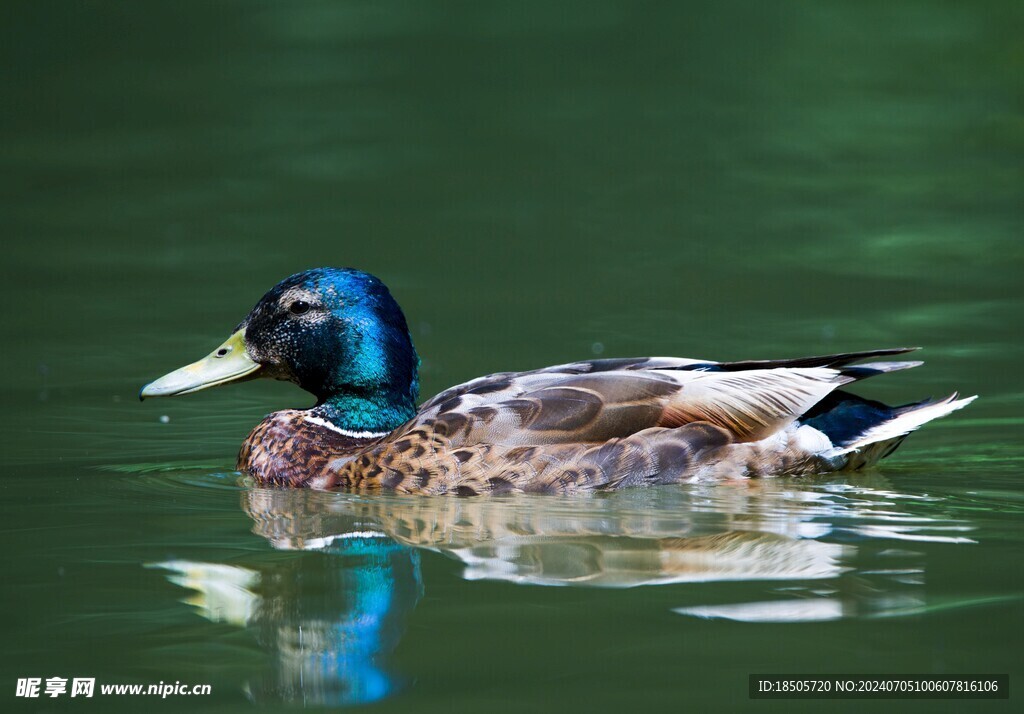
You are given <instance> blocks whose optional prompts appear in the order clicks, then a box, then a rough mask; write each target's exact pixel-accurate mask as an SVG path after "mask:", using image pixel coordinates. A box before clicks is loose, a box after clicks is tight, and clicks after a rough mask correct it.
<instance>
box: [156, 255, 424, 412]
mask: <svg viewBox="0 0 1024 714" xmlns="http://www.w3.org/2000/svg"><path fill="white" fill-rule="evenodd" d="M418 366H419V359H418V357H417V356H416V350H415V348H414V347H413V344H412V338H411V337H410V336H409V328H408V326H407V325H406V322H405V316H404V315H403V314H402V310H401V309H400V308H399V307H398V303H396V302H395V299H394V298H393V297H391V293H390V292H389V291H388V289H387V287H385V285H384V284H383V283H382V282H381V281H380V280H378V279H377V278H376V277H374V276H372V275H370V274H368V273H364V272H361V271H358V270H353V269H350V268H316V269H314V270H307V271H305V272H303V273H297V274H296V275H292V276H291V277H289V278H286V279H284V280H282V281H281V282H280V283H278V284H277V285H275V286H274V287H273V288H272V289H271V290H270V291H269V292H268V293H267V294H266V295H264V296H263V297H262V298H261V299H260V301H259V302H258V303H256V306H255V307H254V308H253V309H252V311H250V312H249V315H248V316H247V317H246V318H245V320H243V321H242V322H241V324H239V325H238V327H237V328H236V329H235V332H234V334H232V336H231V337H230V338H229V339H228V340H227V341H226V342H225V343H224V344H222V345H221V346H220V347H219V348H217V349H216V350H214V351H213V352H212V353H211V354H210V355H209V356H207V357H205V358H204V359H202V360H200V361H199V362H196V363H194V364H191V365H188V366H186V367H182V368H181V369H179V370H176V371H174V372H171V373H170V374H168V375H165V376H163V377H161V378H160V379H158V380H156V381H155V382H152V383H151V384H148V385H146V386H145V387H143V389H142V391H141V392H140V396H141V397H143V398H145V397H157V396H174V395H178V394H187V393H190V392H195V391H198V390H200V389H205V388H207V387H213V386H217V385H220V384H226V383H228V382H235V381H241V380H246V379H253V378H257V377H272V378H275V379H283V380H288V381H291V382H294V383H295V384H297V385H299V386H300V387H302V388H303V389H305V390H306V391H307V392H310V393H312V394H313V395H314V396H315V397H316V399H317V405H316V407H315V409H314V411H315V412H316V415H317V416H320V417H322V418H326V419H328V420H329V421H331V422H332V423H334V424H335V425H336V426H338V427H340V428H343V429H348V430H353V431H366V432H383V431H390V430H392V429H394V428H395V427H397V426H399V425H400V424H401V423H402V422H404V421H406V420H408V419H409V418H411V417H412V416H413V414H415V404H416V399H417V396H418V392H419V380H418V378H417V368H418Z"/></svg>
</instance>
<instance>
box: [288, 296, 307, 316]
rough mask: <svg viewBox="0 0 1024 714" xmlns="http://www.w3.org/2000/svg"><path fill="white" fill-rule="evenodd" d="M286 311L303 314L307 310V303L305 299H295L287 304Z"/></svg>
mask: <svg viewBox="0 0 1024 714" xmlns="http://www.w3.org/2000/svg"><path fill="white" fill-rule="evenodd" d="M288 312H290V313H291V314H293V315H305V314H306V313H307V312H309V303H308V302H306V301H305V300H296V301H295V302H293V303H292V304H291V305H289V306H288Z"/></svg>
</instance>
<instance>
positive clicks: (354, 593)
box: [153, 500, 423, 706]
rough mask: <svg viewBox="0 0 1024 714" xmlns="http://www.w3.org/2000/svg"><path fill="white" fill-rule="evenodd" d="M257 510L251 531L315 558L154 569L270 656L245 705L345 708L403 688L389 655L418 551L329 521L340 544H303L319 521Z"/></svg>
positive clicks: (418, 586) (417, 589) (415, 597)
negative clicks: (249, 636)
mask: <svg viewBox="0 0 1024 714" xmlns="http://www.w3.org/2000/svg"><path fill="white" fill-rule="evenodd" d="M270 503H271V502H270V501H268V502H267V505H269V504H270ZM290 504H291V505H295V501H294V500H293V501H292V502H290ZM260 505H261V504H260V502H259V501H258V500H257V501H256V502H255V503H252V502H250V503H248V504H247V506H248V507H247V510H248V511H249V513H250V515H251V516H252V517H253V519H254V522H255V523H256V526H255V528H254V530H255V531H256V532H257V533H259V534H260V535H263V536H265V537H267V538H268V540H269V541H270V542H271V544H272V545H273V546H274V547H275V548H277V549H281V550H302V551H317V552H304V553H296V554H294V556H293V557H288V558H285V559H283V560H280V559H276V558H275V559H274V560H273V561H272V562H268V563H261V564H259V565H257V566H254V567H248V566H246V567H243V566H237V565H225V564H220V563H198V562H191V561H167V562H162V563H156V564H153V567H160V568H163V569H165V570H169V571H171V574H170V575H169V576H168V577H169V579H170V580H171V581H172V582H175V583H176V584H178V585H181V586H182V587H185V588H188V589H189V590H192V591H194V594H193V595H191V596H190V597H189V598H187V599H186V600H185V602H187V603H188V604H190V605H192V606H194V607H195V608H196V609H197V610H198V611H199V612H200V614H202V615H203V616H204V617H207V618H208V619H210V620H213V621H215V622H230V623H233V624H236V625H239V626H244V627H246V628H248V629H249V630H250V631H252V632H253V634H254V635H255V637H256V639H257V641H258V642H259V644H260V646H261V647H262V648H263V649H264V650H265V651H267V653H268V654H269V655H270V656H271V662H270V665H269V666H268V667H267V668H266V669H265V670H264V671H262V672H261V673H259V674H258V675H256V676H254V677H253V678H251V679H250V680H249V682H248V683H247V685H246V691H247V694H248V696H249V697H250V698H251V699H252V700H253V701H256V702H261V703H290V704H299V705H305V706H342V705H355V704H365V703H369V702H374V701H377V700H380V699H382V698H384V697H387V696H388V695H390V694H392V693H394V692H395V691H396V690H398V689H400V687H401V685H402V679H401V678H400V677H399V676H398V675H396V674H395V673H393V672H392V671H390V669H389V665H388V656H389V655H390V653H391V652H392V651H393V650H394V648H395V646H396V645H397V644H398V641H399V639H400V638H401V635H402V633H403V631H404V629H405V621H406V616H407V615H408V613H409V612H410V611H411V610H412V609H413V608H414V607H415V606H416V603H417V602H418V601H419V599H420V597H421V595H422V593H423V584H422V578H421V575H420V559H419V554H418V552H416V551H415V550H414V549H412V548H409V547H407V546H403V545H399V544H398V543H396V542H395V541H394V540H392V539H391V538H389V537H387V536H386V535H384V534H383V533H381V532H379V531H376V530H367V529H366V528H364V527H362V526H361V524H358V523H353V522H352V521H351V520H350V519H347V518H342V520H347V521H349V522H348V523H345V524H343V523H339V522H335V521H337V520H338V519H330V520H331V521H332V532H333V533H338V534H340V535H334V536H329V537H327V538H323V537H310V538H305V537H303V531H308V529H315V530H318V531H321V532H322V526H323V518H322V517H318V518H314V519H312V521H311V520H310V519H309V518H306V517H304V516H303V515H302V514H301V513H300V512H298V511H295V510H291V509H288V510H280V511H274V510H272V509H271V510H262V509H261V508H260ZM299 505H301V504H299ZM299 510H300V511H301V508H300V509H299Z"/></svg>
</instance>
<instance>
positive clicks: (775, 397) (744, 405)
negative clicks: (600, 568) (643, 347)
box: [409, 367, 855, 447]
mask: <svg viewBox="0 0 1024 714" xmlns="http://www.w3.org/2000/svg"><path fill="white" fill-rule="evenodd" d="M853 379H855V377H851V376H848V375H845V374H843V373H842V372H841V371H839V370H834V369H830V368H827V367H816V368H807V367H793V368H781V369H758V370H746V371H743V372H690V371H682V372H677V371H671V370H650V371H643V372H637V371H634V372H629V371H609V372H600V373H595V374H585V375H564V374H549V375H546V376H545V378H542V377H541V376H540V375H534V376H532V377H530V378H529V379H524V380H522V382H519V383H518V384H517V386H516V389H517V390H518V389H519V388H522V387H523V386H524V385H525V386H526V389H525V390H523V391H520V392H519V393H517V394H510V393H508V392H507V390H508V389H510V388H511V387H506V388H504V389H502V390H501V391H498V392H493V393H491V394H481V393H480V392H479V391H477V392H474V393H471V394H464V395H462V396H461V397H459V398H457V399H451V400H448V401H447V402H445V403H443V404H441V405H438V406H437V407H436V408H434V409H432V410H431V412H430V413H421V414H420V415H419V416H418V417H417V418H416V419H414V421H413V422H412V423H411V424H410V425H409V428H411V430H415V429H417V428H425V429H427V430H428V431H430V432H434V433H438V434H439V435H441V436H444V437H445V438H446V439H447V440H448V442H449V444H450V445H451V446H452V447H459V446H469V445H473V444H493V445H503V446H539V445H545V444H565V443H589V444H593V443H598V442H603V441H608V440H609V439H614V438H616V437H619V438H622V437H627V436H631V435H632V434H635V433H637V432H639V431H642V430H644V429H649V428H652V427H665V428H672V427H678V426H683V425H684V424H690V423H693V422H698V421H703V422H709V423H711V424H714V425H715V426H719V427H722V428H724V429H725V430H726V431H728V432H729V433H730V435H731V436H732V438H733V439H734V440H736V441H753V440H757V439H762V438H764V437H765V436H768V435H769V434H771V433H773V432H775V431H777V430H778V429H781V428H783V427H784V426H786V425H788V424H789V423H791V422H792V421H793V420H795V419H796V418H798V417H799V416H800V415H801V414H803V413H804V412H805V411H807V410H808V409H810V408H811V407H812V406H814V404H816V403H817V402H818V401H820V400H821V399H822V398H823V397H825V395H827V394H828V393H829V392H831V391H832V390H833V389H835V388H836V387H838V386H840V385H842V384H846V383H847V382H850V381H853ZM514 381H515V380H514ZM488 396H490V397H491V398H490V399H488V398H487V397H488ZM467 397H468V398H467Z"/></svg>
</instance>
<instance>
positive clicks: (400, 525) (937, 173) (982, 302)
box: [0, 2, 1024, 711]
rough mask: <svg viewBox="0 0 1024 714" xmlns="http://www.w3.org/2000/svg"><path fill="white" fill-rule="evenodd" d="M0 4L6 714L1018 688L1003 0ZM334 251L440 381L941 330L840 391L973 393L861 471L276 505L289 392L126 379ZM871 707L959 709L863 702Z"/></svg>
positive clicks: (864, 343) (671, 703) (1017, 521)
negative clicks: (274, 447) (188, 695)
mask: <svg viewBox="0 0 1024 714" xmlns="http://www.w3.org/2000/svg"><path fill="white" fill-rule="evenodd" d="M4 14H5V22H4V23H3V24H2V27H3V30H2V32H3V35H4V37H3V40H4V41H3V43H0V51H2V52H3V54H4V59H5V62H4V66H5V68H7V71H6V72H5V73H4V75H3V77H2V79H0V87H2V91H3V95H2V96H3V98H4V101H3V102H2V107H0V139H2V140H0V165H2V167H3V171H2V173H0V229H2V234H3V236H4V251H3V256H4V257H3V260H2V262H0V269H2V274H3V278H4V286H5V290H4V297H5V304H6V308H7V309H6V310H4V316H3V327H4V334H5V336H6V339H5V341H4V349H3V350H2V351H0V366H2V367H3V369H2V374H3V383H2V384H3V391H2V393H0V394H2V397H0V400H2V401H0V404H2V405H3V407H4V409H3V410H0V434H2V436H0V440H2V444H3V447H4V455H5V460H4V470H3V472H4V473H3V475H4V478H3V479H2V480H0V488H2V489H3V499H2V502H0V504H2V505H0V509H2V514H3V521H2V523H3V531H4V534H5V536H6V548H5V552H6V553H7V559H6V562H7V566H6V572H5V574H4V575H5V577H4V578H3V593H4V599H5V602H6V604H7V611H6V612H7V615H6V618H5V621H4V625H3V631H4V634H5V638H4V639H5V647H4V651H3V654H2V655H0V669H2V671H3V682H2V683H0V687H3V688H5V691H4V692H0V696H2V697H4V701H5V702H6V703H7V704H5V705H4V707H5V708H6V707H7V705H8V704H13V703H15V700H14V698H13V696H12V695H13V692H14V686H15V685H14V682H15V680H16V679H17V678H18V677H27V676H40V677H44V678H45V677H49V676H66V677H74V676H91V677H96V678H97V681H99V682H141V683H153V682H159V681H176V680H177V681H182V682H189V683H210V684H212V686H213V692H214V693H213V695H212V696H211V697H209V698H204V699H202V700H200V699H192V700H190V701H188V702H187V705H188V710H190V711H250V710H252V709H253V708H254V705H255V704H267V705H270V706H271V708H273V707H275V706H280V704H281V703H282V702H287V703H289V704H293V705H296V706H303V705H305V706H316V705H326V706H330V707H344V706H359V705H364V704H367V705H368V704H370V703H374V708H375V710H378V711H392V710H394V711H408V710H412V709H415V710H417V711H452V710H457V711H468V710H484V711H582V710H606V709H607V708H608V707H617V708H627V707H629V708H643V709H645V710H655V711H678V710H680V709H681V708H683V707H688V708H694V707H696V708H698V709H699V710H706V709H709V708H720V709H727V710H743V709H754V708H755V707H756V708H757V709H759V710H772V711H792V710H799V709H801V708H804V709H807V710H810V709H812V708H814V709H817V708H818V707H817V705H816V704H815V703H813V702H811V703H807V702H804V703H801V702H763V701H762V702H757V703H756V704H755V703H752V702H750V701H749V700H748V699H747V675H748V674H750V673H752V672H780V673H801V672H822V673H827V672H835V673H845V672H892V673H908V672H934V673H947V672H948V673H956V672H992V673H1006V672H1008V673H1009V674H1010V675H1011V687H1013V686H1015V685H1016V684H1018V683H1019V682H1018V680H1019V675H1020V674H1021V673H1022V667H1021V658H1020V654H1019V642H1020V639H1021V635H1022V632H1024V628H1022V625H1024V602H1022V596H1024V573H1022V570H1021V568H1020V566H1019V564H1020V562H1022V556H1024V534H1022V532H1021V522H1022V521H1021V516H1022V511H1024V489H1022V488H1021V472H1022V459H1024V457H1022V452H1021V448H1020V433H1021V417H1020V413H1021V407H1022V405H1024V397H1022V395H1024V380H1022V378H1021V376H1020V371H1019V369H1018V365H1019V364H1020V362H1021V357H1022V354H1021V353H1022V347H1021V340H1020V337H1019V325H1021V324H1024V302H1022V298H1024V293H1022V290H1021V287H1020V275H1021V268H1022V267H1024V249H1022V247H1021V246H1022V243H1021V235H1022V234H1024V233H1022V229H1024V202H1022V201H1021V193H1022V191H1021V189H1022V186H1024V168H1022V167H1024V123H1022V119H1021V107H1022V99H1024V82H1022V80H1021V77H1024V54H1022V53H1021V49H1020V42H1019V36H1020V28H1021V26H1022V24H1024V14H1022V11H1021V9H1020V7H1019V4H1018V3H1013V2H1005V3H1000V2H993V3H973V4H970V5H964V4H946V3H927V2H904V3H898V4H891V3H890V4H874V3H856V4H854V3H839V2H824V3H820V2H819V3H815V4H813V6H804V5H800V4H777V3H776V4H768V5H765V4H759V3H749V4H747V3H725V4H722V3H716V4H714V5H710V4H683V3H677V4H662V3H615V2H586V3H582V2H581V3H571V2H570V3H559V4H557V5H551V4H549V3H540V2H537V3H525V4H523V3H517V4H504V3H486V4H481V3H456V2H445V3H438V4H429V5H425V4H421V3H404V2H384V3H361V2H347V3H335V2H306V3H301V4H282V3H270V2H245V3H242V2H222V3H217V4H210V3H202V2H180V3H175V4H168V5H155V4H152V3H147V4H145V5H142V4H127V5H126V4H123V3H112V2H111V3H107V2H97V3H88V4H69V3H47V2H16V3H8V4H7V5H6V6H5V13H4ZM317 265H351V266H355V267H359V268H362V269H365V270H369V271H372V272H374V273H376V274H378V275H380V276H381V278H383V279H384V280H385V282H387V283H388V285H390V286H391V288H392V291H393V292H394V294H395V295H396V297H397V298H398V300H399V302H400V303H401V304H402V305H403V307H404V308H405V310H406V313H407V315H408V318H409V321H410V325H411V328H412V331H413V336H414V338H415V340H416V343H417V347H418V349H419V351H420V353H421V355H422V356H423V358H424V361H423V372H422V384H423V393H424V396H429V395H432V394H434V393H436V392H438V391H440V390H441V389H443V388H445V387H447V386H450V385H451V384H454V383H457V382H460V381H464V380H466V379H469V378H471V377H475V376H478V375H481V374H486V373H489V372H494V371H502V370H514V369H528V368H533V367H538V366H544V365H548V364H555V363H558V362H564V361H571V360H574V359H579V358H581V357H588V356H593V355H601V356H631V355H646V354H666V355H680V356H691V357H701V358H708V359H738V358H766V357H787V356H798V355H804V354H812V353H827V352H836V351H842V350H855V349H869V348H875V347H888V346H897V345H921V346H923V347H924V348H925V351H924V352H923V353H922V356H923V358H924V359H926V360H927V364H926V366H925V367H923V368H921V369H917V370H914V371H911V372H901V373H899V374H898V375H893V376H892V377H887V378H884V379H880V380H878V381H877V382H875V383H870V384H867V385H865V386H864V389H863V390H862V391H863V392H864V393H865V394H868V395H870V396H873V397H877V398H883V399H889V400H892V401H910V400H912V399H918V398H922V397H924V396H926V395H929V394H931V395H935V396H938V395H942V394H945V393H948V392H950V391H952V390H953V389H959V390H961V391H962V392H963V393H965V394H975V393H977V394H980V395H981V398H980V399H979V400H978V401H977V402H976V403H974V404H972V405H971V407H970V408H969V409H967V410H964V411H962V412H957V413H956V414H955V415H953V416H951V417H949V418H947V419H945V420H943V421H941V422H939V423H935V424H932V425H929V426H928V428H927V429H925V430H923V431H922V432H921V433H920V434H916V435H915V436H913V437H912V438H911V439H909V440H908V441H907V443H906V444H905V445H904V446H903V447H902V448H901V449H900V450H899V452H897V454H896V455H895V456H894V457H893V458H891V459H890V460H888V461H886V462H885V464H884V466H883V467H882V468H881V469H879V470H876V471H872V472H868V473H863V474H859V475H854V476H843V477H825V478H821V479H805V480H794V479H778V480H772V481H764V482H756V483H731V484H722V485H714V486H707V485H701V486H683V487H671V488H657V489H647V490H639V491H629V492H622V493H616V494H607V495H602V496H593V497H583V498H574V499H560V498H528V497H514V498H501V499H490V500H487V499H402V498H395V497H387V496H384V497H373V498H370V497H366V496H354V495H348V494H323V493H292V492H281V491H269V490H261V489H255V488H252V487H251V485H249V484H247V483H245V482H244V481H243V480H240V479H239V477H238V476H237V474H235V473H233V471H232V468H233V462H234V457H235V454H236V452H237V448H238V445H239V444H240V442H241V441H242V439H243V438H244V437H245V435H246V433H247V432H248V430H249V429H250V428H251V426H252V425H253V424H254V423H256V422H257V421H258V420H259V419H260V418H261V417H262V416H263V415H264V414H266V413H267V412H269V411H272V410H274V409H278V408H283V407H286V406H304V405H307V404H309V400H308V398H307V396H306V395H304V394H302V393H300V392H298V391H297V390H296V389H295V388H294V387H291V386H290V385H285V384H277V383H266V384H264V383H252V384H245V385H240V386H236V387H233V388H231V389H223V390H212V391H210V392H204V393H201V394H197V395H192V396H189V397H186V398H182V399H181V400H167V401H152V402H146V403H145V404H142V405H140V404H138V402H137V401H135V394H136V392H137V390H138V388H139V386H141V384H143V383H145V382H146V381H148V380H150V379H152V378H153V377H155V376H158V375H160V374H163V373H164V372H166V371H168V370H169V369H171V368H173V367H177V366H179V365H180V364H183V363H185V362H187V361H191V360H193V359H195V358H197V357H199V356H201V355H203V354H206V353H207V352H208V351H209V350H210V349H212V348H213V347H214V346H216V345H217V344H219V342H220V341H221V340H222V339H223V338H224V337H226V336H227V335H228V334H229V332H230V330H231V329H232V327H233V326H234V325H235V324H237V322H238V321H239V320H240V319H241V318H242V317H243V316H244V314H245V313H246V311H248V309H249V308H250V307H251V305H252V304H253V303H254V302H255V301H256V299H258V298H259V296H260V295H261V294H262V293H263V292H264V291H265V290H266V289H267V288H269V287H270V286H271V285H273V284H274V283H275V282H276V281H277V280H279V279H280V278H282V277H284V276H286V275H288V274H290V273H292V272H295V271H298V270H302V269H305V268H309V267H313V266H317ZM17 703H19V704H21V705H23V706H25V707H26V708H27V709H32V710H43V709H45V708H47V707H48V706H50V705H51V702H50V700H48V699H47V700H37V701H35V702H30V703H26V702H17ZM147 704H148V705H150V706H153V707H161V706H162V708H164V709H167V710H173V709H180V708H182V707H184V706H185V705H183V704H182V703H181V702H180V701H173V702H169V703H164V704H162V705H161V704H158V703H156V702H151V701H147ZM840 704H842V703H840ZM953 704H954V703H950V706H948V709H949V710H954V709H958V708H959V707H955V706H953ZM896 705H898V706H899V708H900V710H904V711H906V710H910V711H935V710H937V709H941V708H942V706H943V705H942V703H936V702H876V703H875V706H879V707H881V708H882V709H885V708H895V707H896ZM69 706H70V705H69ZM856 706H858V705H855V704H849V706H848V708H850V709H853V708H854V707H856ZM990 706H997V707H999V706H1001V707H1003V708H1008V707H1010V706H1013V702H1012V701H1011V702H1002V703H1001V704H1000V703H995V704H992V705H990ZM74 708H75V709H76V710H77V709H81V710H83V711H88V710H92V709H95V710H102V711H110V710H122V709H123V710H126V711H137V710H138V702H135V701H132V700H131V699H128V698H123V699H118V700H114V699H111V698H107V699H102V700H101V699H94V700H89V701H84V702H82V701H79V700H76V702H75V703H74Z"/></svg>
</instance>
